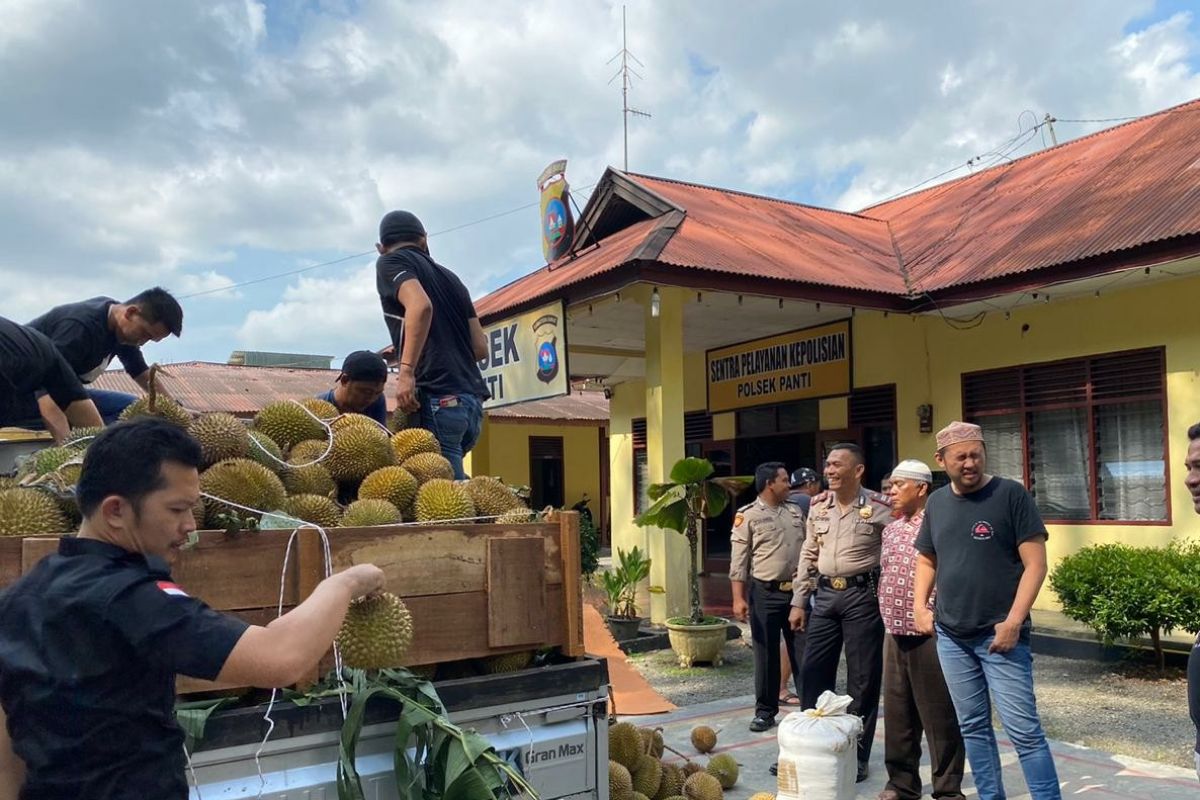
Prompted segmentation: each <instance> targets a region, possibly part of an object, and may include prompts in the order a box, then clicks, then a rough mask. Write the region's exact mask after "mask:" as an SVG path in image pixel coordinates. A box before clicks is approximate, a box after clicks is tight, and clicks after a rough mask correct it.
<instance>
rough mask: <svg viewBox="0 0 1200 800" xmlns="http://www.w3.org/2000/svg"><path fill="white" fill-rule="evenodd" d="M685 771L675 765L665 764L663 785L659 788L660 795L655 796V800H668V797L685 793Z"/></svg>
mask: <svg viewBox="0 0 1200 800" xmlns="http://www.w3.org/2000/svg"><path fill="white" fill-rule="evenodd" d="M684 777H685V776H684V774H683V770H682V769H680V768H679V767H678V766H676V765H675V764H667V763H664V764H663V774H662V785H660V786H659V787H658V794H656V795H654V800H667V798H668V797H675V796H676V795H678V794H679V793H680V792H682V791H683V779H684Z"/></svg>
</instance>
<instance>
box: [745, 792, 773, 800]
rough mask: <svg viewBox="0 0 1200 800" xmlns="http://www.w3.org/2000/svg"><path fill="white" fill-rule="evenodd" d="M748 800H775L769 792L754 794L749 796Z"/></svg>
mask: <svg viewBox="0 0 1200 800" xmlns="http://www.w3.org/2000/svg"><path fill="white" fill-rule="evenodd" d="M750 800H775V795H773V794H772V793H771V792H755V793H754V794H752V795H750Z"/></svg>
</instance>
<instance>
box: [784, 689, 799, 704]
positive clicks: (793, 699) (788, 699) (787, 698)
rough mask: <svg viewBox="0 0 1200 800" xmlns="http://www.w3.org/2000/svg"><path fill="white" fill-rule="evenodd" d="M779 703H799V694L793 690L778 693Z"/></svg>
mask: <svg viewBox="0 0 1200 800" xmlns="http://www.w3.org/2000/svg"><path fill="white" fill-rule="evenodd" d="M779 705H781V706H798V705H800V695H798V694H796V693H795V692H788V693H787V694H781V695H779Z"/></svg>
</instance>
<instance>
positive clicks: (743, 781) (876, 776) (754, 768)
mask: <svg viewBox="0 0 1200 800" xmlns="http://www.w3.org/2000/svg"><path fill="white" fill-rule="evenodd" d="M753 709H754V699H753V697H750V696H746V697H740V698H734V699H731V700H718V701H715V702H712V703H704V704H702V705H696V706H689V707H687V708H681V709H679V710H678V711H673V712H671V713H669V714H661V715H656V716H637V717H627V718H625V719H627V720H628V721H629V722H632V723H633V724H635V725H637V726H639V727H644V728H657V727H662V729H663V738H664V740H665V741H666V744H667V746H668V747H672V748H674V749H675V750H678V751H679V752H680V753H683V754H684V755H685V756H689V757H692V758H693V760H696V761H699V762H700V763H704V762H705V761H706V757H705V756H698V755H697V754H696V752H695V750H694V749H693V748H692V745H691V740H690V735H691V730H692V728H693V727H694V726H696V725H701V724H703V725H709V726H710V727H712V728H714V729H717V730H718V734H717V748H716V750H714V751H713V753H714V754H715V753H722V752H728V753H730V754H732V755H734V757H735V758H736V759H737V760H738V763H739V764H741V772H740V777H739V780H738V783H737V785H736V786H734V787H733V788H732V789H730V790H729V791H727V792H726V793H725V797H726V798H728V800H745V798H748V797H749V796H750V795H752V794H754V793H755V792H774V791H775V778H774V777H773V776H772V775H771V774H770V773H769V772H768V771H767V769H768V767H770V765H771V764H772V762H774V761H775V759H776V756H777V755H778V752H779V751H778V747H777V746H776V742H775V730H774V729H772V730H770V731H768V732H766V733H751V732H750V731H749V730H748V729H747V725H748V724H749V722H750V718H751V717H752V716H753ZM779 719H783V715H782V714H781V715H780V717H779ZM886 724H887V716H886V710H881V712H880V720H879V725H878V726H877V729H876V732H875V743H874V745H873V746H872V748H871V773H870V777H869V778H868V779H867V780H866V781H864V782H863V783H860V784H859V785H858V795H857V798H858V800H874V798H875V797H876V795H878V794H879V792H880V790H881V789H883V787H884V784H885V783H886V782H887V773H886V771H885V770H884V767H883V726H884V725H886ZM996 736H997V739H998V740H999V742H1000V758H1001V763H1002V764H1003V769H1004V786H1005V789H1006V790H1007V792H1008V797H1009V798H1010V800H1026V799H1027V798H1029V793H1028V791H1027V790H1026V788H1025V780H1024V778H1023V777H1022V775H1021V767H1020V764H1019V763H1018V762H1017V755H1016V753H1015V752H1014V751H1013V748H1012V745H1011V743H1009V741H1008V740H1007V739H1006V738H1005V737H1004V736H1003V732H1002V731H997V732H996ZM1050 747H1051V750H1052V751H1053V753H1054V761H1055V764H1056V766H1057V767H1058V776H1059V780H1060V781H1061V782H1062V793H1063V796H1064V797H1074V796H1084V797H1087V798H1096V799H1097V800H1108V799H1109V798H1152V800H1177V798H1178V799H1179V800H1182V798H1185V797H1186V798H1191V799H1192V800H1194V799H1195V798H1197V797H1200V781H1197V779H1196V774H1195V772H1194V771H1192V770H1187V769H1181V768H1179V767H1173V766H1167V765H1164V764H1156V763H1153V762H1150V761H1141V760H1139V759H1135V758H1128V757H1125V756H1116V755H1112V754H1110V753H1104V752H1101V751H1099V750H1091V749H1089V748H1085V747H1077V746H1075V745H1070V744H1063V743H1061V742H1054V741H1052V742H1051V743H1050ZM710 755H711V754H710ZM666 760H673V761H674V762H675V763H682V761H683V759H682V758H680V757H679V756H675V755H673V754H672V753H670V752H667V753H666ZM922 772H923V773H924V776H925V781H926V784H925V788H926V791H929V789H930V786H929V782H928V781H929V763H928V758H927V757H926V758H925V760H924V762H923V766H922ZM963 792H964V793H965V794H966V795H967V797H977V795H976V793H975V788H974V783H973V782H972V780H971V775H970V767H969V766H968V768H967V777H966V780H965V785H964V787H963Z"/></svg>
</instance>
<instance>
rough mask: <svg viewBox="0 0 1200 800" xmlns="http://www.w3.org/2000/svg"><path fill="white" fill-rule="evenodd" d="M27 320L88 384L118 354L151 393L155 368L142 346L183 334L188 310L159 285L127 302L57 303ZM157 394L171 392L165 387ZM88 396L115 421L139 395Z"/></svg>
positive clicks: (96, 393)
mask: <svg viewBox="0 0 1200 800" xmlns="http://www.w3.org/2000/svg"><path fill="white" fill-rule="evenodd" d="M28 324H29V327H31V328H34V329H35V330H38V331H41V332H42V333H44V334H46V336H48V337H49V338H50V341H52V342H54V346H55V347H57V348H58V351H59V352H60V353H62V354H63V357H65V358H66V359H67V363H69V364H70V365H71V368H72V369H74V370H75V374H76V375H78V376H79V380H81V381H82V382H83V383H85V384H87V383H91V382H92V381H94V380H95V379H96V378H97V377H99V375H100V373H102V372H104V370H106V369H107V368H108V364H109V362H110V361H111V360H112V359H113V357H114V356H115V357H116V358H118V359H120V361H121V364H122V366H124V367H125V371H126V372H127V373H129V376H130V377H131V378H133V379H134V380H135V381H137V383H138V385H139V386H141V387H142V388H143V389H145V390H146V391H149V390H150V369H149V367H147V366H146V359H144V358H143V357H142V351H141V347H142V345H144V344H146V343H147V342H152V341H153V342H160V341H162V340H163V339H165V338H167V337H168V336H170V335H172V334H173V335H175V336H179V334H180V333H181V332H182V330H183V309H182V308H180V306H179V303H178V301H176V300H175V298H174V297H172V296H171V295H170V293H168V292H167V291H166V290H165V289H160V288H157V287H156V288H153V289H147V290H146V291H144V292H141V293H140V294H138V295H136V296H134V297H132V298H130V299H129V300H127V301H125V302H124V303H118V302H117V301H116V300H114V299H112V298H111V297H93V298H92V299H90V300H84V301H83V302H80V303H67V304H65V305H61V306H55V307H54V308H52V309H50V310H49V311H47V312H46V313H45V314H42V315H41V316H40V317H38V318H37V319H34V320H31V321H30V322H29V323H28ZM158 392H159V394H163V395H165V394H166V392H165V391H163V389H162V387H161V386H160V387H158ZM88 394H89V395H91V397H92V400H93V401H94V402H95V403H96V407H97V408H98V409H99V410H100V414H101V416H103V417H104V421H105V422H106V423H110V424H111V423H113V422H116V421H117V417H118V416H120V414H121V412H122V411H124V410H125V407H126V406H128V405H129V404H130V403H132V402H133V401H134V400H135V399H136V398H135V397H134V396H133V395H130V394H125V393H123V392H109V391H104V390H100V389H89V390H88Z"/></svg>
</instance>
